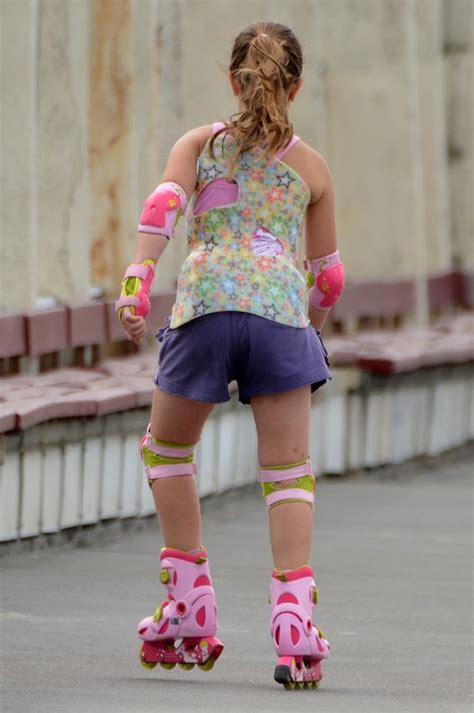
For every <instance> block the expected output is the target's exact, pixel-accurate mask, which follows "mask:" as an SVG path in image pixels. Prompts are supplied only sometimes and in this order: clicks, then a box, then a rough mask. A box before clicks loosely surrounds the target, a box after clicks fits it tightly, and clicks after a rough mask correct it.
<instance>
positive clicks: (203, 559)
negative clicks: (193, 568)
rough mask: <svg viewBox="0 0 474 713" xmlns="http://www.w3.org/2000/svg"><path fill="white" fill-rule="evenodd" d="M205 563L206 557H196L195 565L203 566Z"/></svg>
mask: <svg viewBox="0 0 474 713" xmlns="http://www.w3.org/2000/svg"><path fill="white" fill-rule="evenodd" d="M205 562H207V557H198V558H197V560H196V564H204V563H205Z"/></svg>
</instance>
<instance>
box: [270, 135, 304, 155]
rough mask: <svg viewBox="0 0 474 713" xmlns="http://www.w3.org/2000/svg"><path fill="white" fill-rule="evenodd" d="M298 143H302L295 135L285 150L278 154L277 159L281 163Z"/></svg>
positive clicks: (284, 147)
mask: <svg viewBox="0 0 474 713" xmlns="http://www.w3.org/2000/svg"><path fill="white" fill-rule="evenodd" d="M298 141H301V139H300V137H299V136H296V134H293V136H292V137H291V139H290V140H289V142H288V143H287V144H286V145H285V146H283V148H281V149H280V150H279V151H277V152H276V154H275V158H277V159H278V160H279V161H281V160H282V159H283V158H284V157H285V155H286V154H287V153H288V151H289V150H290V149H292V148H293V146H294V145H295V144H297V143H298Z"/></svg>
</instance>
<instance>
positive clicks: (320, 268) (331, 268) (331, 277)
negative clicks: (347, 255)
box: [304, 250, 344, 310]
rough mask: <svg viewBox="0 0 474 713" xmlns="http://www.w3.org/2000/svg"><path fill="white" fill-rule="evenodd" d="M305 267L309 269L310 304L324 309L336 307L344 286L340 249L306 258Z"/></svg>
mask: <svg viewBox="0 0 474 713" xmlns="http://www.w3.org/2000/svg"><path fill="white" fill-rule="evenodd" d="M304 268H305V270H308V276H307V284H308V287H309V288H310V290H309V292H308V301H309V304H310V305H312V306H313V307H316V309H322V310H324V309H331V307H334V305H335V304H336V302H337V301H338V299H339V297H340V296H341V293H342V290H343V288H344V265H343V263H342V262H341V258H340V257H339V250H336V252H335V253H331V255H325V256H324V257H318V258H316V259H315V260H305V261H304Z"/></svg>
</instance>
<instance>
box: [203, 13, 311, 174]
mask: <svg viewBox="0 0 474 713" xmlns="http://www.w3.org/2000/svg"><path fill="white" fill-rule="evenodd" d="M302 69H303V53H302V51H301V45H300V43H299V42H298V39H297V38H296V36H295V34H294V33H293V31H292V30H290V28H289V27H286V26H285V25H281V24H279V23H277V22H257V23H255V24H253V25H249V26H248V27H246V28H245V30H242V32H241V33H240V34H239V35H237V37H236V39H235V42H234V47H233V49H232V56H231V61H230V71H231V73H232V76H234V77H235V78H236V80H237V83H238V87H239V99H240V100H241V102H242V105H243V110H242V111H241V112H240V113H238V114H234V115H233V116H231V117H230V120H229V121H228V122H226V123H225V126H223V127H222V129H220V130H219V131H217V132H216V134H214V136H213V137H212V139H211V142H210V152H211V156H212V157H213V158H214V157H215V156H214V142H215V140H216V138H217V137H218V136H219V134H221V133H225V134H229V135H230V136H231V137H232V138H233V139H234V140H235V142H236V144H237V149H236V151H235V153H234V156H233V159H232V169H231V173H232V172H233V169H234V166H235V163H236V161H237V159H238V157H239V156H240V154H242V153H244V151H249V150H251V149H253V148H255V147H257V146H259V145H260V146H262V145H263V146H264V147H265V151H267V152H268V153H270V154H272V155H273V154H275V153H276V152H277V151H278V149H280V148H282V147H283V146H285V145H286V144H287V143H288V142H289V141H290V139H291V137H292V135H293V125H292V123H291V121H290V118H289V116H288V92H289V90H290V89H291V87H292V86H293V84H294V83H295V82H296V81H297V80H298V79H299V78H300V77H301V73H302Z"/></svg>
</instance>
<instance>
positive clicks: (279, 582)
mask: <svg viewBox="0 0 474 713" xmlns="http://www.w3.org/2000/svg"><path fill="white" fill-rule="evenodd" d="M270 600H271V606H272V618H271V635H272V637H273V642H274V645H275V651H276V653H277V655H278V663H277V666H276V668H275V674H274V678H275V681H277V683H282V684H283V685H284V686H285V688H313V687H315V688H318V686H319V682H320V681H321V678H322V676H323V674H322V670H321V661H322V659H327V658H328V656H329V651H330V649H329V643H328V641H327V640H326V637H325V635H324V634H323V632H322V631H321V630H320V629H317V628H316V627H315V626H314V625H313V622H312V620H311V613H312V609H313V606H314V605H315V604H317V601H318V590H317V589H316V585H315V582H314V577H313V570H312V569H311V567H309V566H304V567H300V568H299V569H295V570H294V571H292V572H285V573H282V572H278V570H274V571H273V574H272V582H271V587H270Z"/></svg>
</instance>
